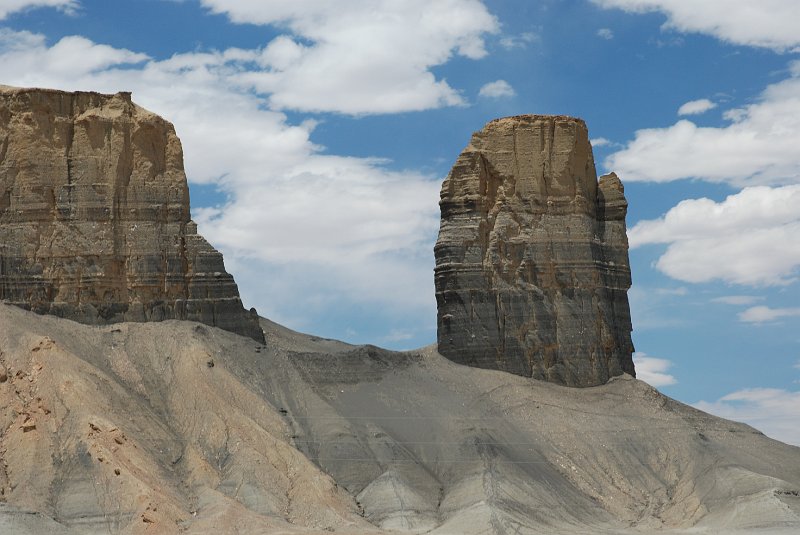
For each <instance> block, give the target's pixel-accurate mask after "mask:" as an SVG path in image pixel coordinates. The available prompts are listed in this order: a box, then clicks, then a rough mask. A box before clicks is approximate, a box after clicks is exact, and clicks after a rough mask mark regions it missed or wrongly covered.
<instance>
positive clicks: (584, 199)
mask: <svg viewBox="0 0 800 535" xmlns="http://www.w3.org/2000/svg"><path fill="white" fill-rule="evenodd" d="M440 206H441V228H440V232H439V238H438V241H437V243H436V247H435V255H436V269H435V280H436V300H437V305H438V344H439V351H440V353H442V355H444V356H446V357H447V358H449V359H451V360H453V361H456V362H459V363H462V364H467V365H470V366H477V367H480V368H491V369H498V370H504V371H508V372H511V373H515V374H518V375H523V376H529V377H534V378H537V379H544V380H547V381H552V382H556V383H561V384H565V385H570V386H592V385H598V384H602V383H605V382H606V381H607V380H608V379H609V378H610V377H612V376H616V375H620V374H622V373H623V372H627V373H630V374H634V367H633V361H632V358H631V355H632V352H633V344H632V342H631V320H630V310H629V306H628V298H627V290H628V288H629V287H630V285H631V277H630V267H629V261H628V242H627V237H626V234H625V215H626V211H627V202H626V200H625V196H624V191H623V187H622V183H621V182H620V180H619V179H618V178H617V177H616V175H614V174H611V175H607V176H604V177H601V179H600V181H599V184H598V180H597V175H596V171H595V166H594V159H593V156H592V148H591V145H590V143H589V138H588V132H587V128H586V125H585V123H584V122H583V121H582V120H580V119H575V118H571V117H563V116H538V115H523V116H517V117H509V118H504V119H498V120H495V121H492V122H490V123H488V124H487V125H486V127H485V128H484V129H483V130H481V131H480V132H477V133H475V134H474V135H473V136H472V140H471V141H470V144H469V145H468V146H467V148H466V149H465V150H464V151H463V152H462V153H461V155H460V156H459V158H458V160H457V161H456V163H455V166H454V167H453V169H452V171H451V172H450V174H449V175H448V177H447V178H446V179H445V181H444V184H443V186H442V192H441V201H440Z"/></svg>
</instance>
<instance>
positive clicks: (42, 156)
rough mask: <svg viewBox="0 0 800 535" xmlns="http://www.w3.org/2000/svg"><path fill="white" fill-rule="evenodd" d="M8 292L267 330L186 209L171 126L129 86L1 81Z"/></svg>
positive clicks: (104, 314)
mask: <svg viewBox="0 0 800 535" xmlns="http://www.w3.org/2000/svg"><path fill="white" fill-rule="evenodd" d="M0 299H3V300H6V301H8V302H10V303H13V304H15V305H18V306H21V307H23V308H27V309H30V310H33V311H35V312H38V313H49V314H55V315H58V316H63V317H66V318H69V319H73V320H76V321H80V322H83V323H90V324H104V323H113V322H119V321H158V320H165V319H186V320H193V321H200V322H203V323H206V324H209V325H214V326H218V327H221V328H223V329H227V330H230V331H233V332H236V333H239V334H243V335H246V336H249V337H252V338H254V339H256V340H259V341H263V333H262V332H261V329H260V328H259V326H258V320H257V316H256V314H255V313H254V312H248V311H245V310H244V309H243V307H242V303H241V300H240V298H239V293H238V289H237V287H236V283H235V282H234V280H233V277H231V275H230V274H228V273H226V272H225V268H224V265H223V261H222V255H221V254H220V253H219V252H217V251H216V250H215V249H214V248H212V247H211V246H210V245H209V244H208V242H206V240H204V239H203V238H202V237H201V236H199V235H198V234H197V227H196V225H195V224H194V223H193V222H192V221H191V220H190V213H189V190H188V186H187V182H186V175H185V173H184V169H183V150H182V148H181V143H180V140H179V139H178V137H177V136H176V135H175V129H174V128H173V126H172V125H171V124H170V123H169V122H167V121H165V120H164V119H162V118H161V117H159V116H157V115H155V114H153V113H151V112H149V111H147V110H145V109H143V108H141V107H139V106H137V105H135V104H133V103H132V102H131V97H130V94H129V93H117V94H116V95H102V94H98V93H86V92H76V93H69V92H63V91H52V90H41V89H16V88H8V87H0Z"/></svg>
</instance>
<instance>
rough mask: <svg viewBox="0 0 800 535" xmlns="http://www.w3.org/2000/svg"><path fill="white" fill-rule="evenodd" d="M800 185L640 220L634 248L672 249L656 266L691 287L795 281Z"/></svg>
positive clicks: (799, 255) (686, 204)
mask: <svg viewBox="0 0 800 535" xmlns="http://www.w3.org/2000/svg"><path fill="white" fill-rule="evenodd" d="M798 206H800V185H795V186H783V187H779V188H770V187H766V186H758V187H752V188H746V189H744V190H743V191H741V192H740V193H737V194H735V195H731V196H729V197H728V198H726V199H725V200H724V201H722V202H719V203H718V202H714V201H712V200H710V199H705V198H704V199H690V200H685V201H682V202H680V203H679V204H678V205H677V206H675V207H674V208H672V209H670V210H669V212H667V213H666V215H664V216H663V217H661V218H659V219H655V220H648V221H640V222H639V223H637V224H636V225H634V227H633V228H632V229H631V230H630V232H629V234H628V236H629V238H630V245H631V247H632V248H636V247H641V246H643V245H647V244H654V243H662V244H663V243H666V244H669V245H668V247H667V250H666V252H665V253H664V254H663V255H662V256H661V257H660V258H659V259H658V261H657V262H656V267H657V268H658V269H659V270H661V271H662V272H664V273H665V274H667V275H669V276H670V277H672V278H674V279H678V280H683V281H687V282H695V283H697V282H708V281H711V280H714V279H720V280H723V281H725V282H730V283H736V284H750V285H755V286H767V285H781V284H787V283H790V282H792V281H793V280H794V279H795V277H796V275H797V271H798V268H800V240H798V239H797V236H798V235H800V211H798V209H797V207H798Z"/></svg>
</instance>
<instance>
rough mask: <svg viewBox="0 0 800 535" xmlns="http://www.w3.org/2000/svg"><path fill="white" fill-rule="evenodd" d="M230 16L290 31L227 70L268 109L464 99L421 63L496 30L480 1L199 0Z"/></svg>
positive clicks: (470, 46) (405, 105)
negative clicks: (262, 97) (242, 65)
mask: <svg viewBox="0 0 800 535" xmlns="http://www.w3.org/2000/svg"><path fill="white" fill-rule="evenodd" d="M202 4H203V5H204V6H206V7H207V8H208V9H210V10H211V11H212V12H214V13H224V14H226V15H228V17H229V18H230V19H231V20H232V21H234V22H238V23H252V24H264V25H273V26H279V27H282V28H286V29H287V30H288V31H289V32H290V33H289V34H287V35H282V36H280V37H278V38H276V39H275V40H273V41H272V42H271V43H269V45H268V46H267V47H266V48H265V49H264V51H263V54H262V56H261V57H260V58H259V60H258V61H259V63H260V67H261V68H260V69H259V70H248V71H246V72H241V73H232V75H231V76H232V79H234V80H236V82H237V83H239V84H241V86H242V87H245V88H253V89H255V90H256V91H258V92H260V93H264V94H269V97H268V102H269V105H270V107H271V108H272V109H293V110H301V111H312V112H317V111H325V112H340V113H346V114H354V115H358V114H370V113H393V112H401V111H417V110H425V109H430V108H437V107H441V106H454V105H456V106H457V105H464V104H466V101H465V100H464V98H463V97H462V96H461V94H460V92H459V91H458V90H456V89H454V88H452V87H451V86H450V85H448V83H447V82H446V81H444V80H439V79H437V78H436V76H435V75H434V74H433V72H431V68H432V67H436V66H439V65H442V64H444V63H446V62H447V61H449V60H450V59H451V57H452V56H453V55H459V56H463V57H466V58H470V59H480V58H483V57H484V56H486V53H487V52H486V49H485V45H484V40H483V38H484V36H485V35H486V34H487V33H495V32H497V31H498V29H499V23H498V21H497V19H496V18H495V17H494V16H493V15H492V14H491V13H489V11H488V10H487V9H486V6H484V5H483V3H482V2H481V1H480V0H405V1H403V2H397V1H396V0H338V1H336V2H328V1H321V0H313V1H308V2H297V1H296V0H260V1H254V0H251V1H247V0H202Z"/></svg>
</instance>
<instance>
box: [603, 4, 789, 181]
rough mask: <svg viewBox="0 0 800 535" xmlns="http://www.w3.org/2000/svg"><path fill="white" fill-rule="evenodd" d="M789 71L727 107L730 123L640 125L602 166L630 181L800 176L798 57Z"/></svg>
mask: <svg viewBox="0 0 800 535" xmlns="http://www.w3.org/2000/svg"><path fill="white" fill-rule="evenodd" d="M798 5H800V4H798ZM790 73H791V74H790V77H789V78H787V79H785V80H783V81H781V82H778V83H776V84H773V85H770V86H768V87H767V88H766V89H765V90H764V91H763V93H762V94H761V95H760V97H759V99H758V101H757V102H756V103H754V104H750V105H748V106H745V107H743V108H739V109H734V110H729V111H727V112H726V113H725V118H726V119H728V120H729V121H730V124H728V125H726V126H723V127H720V128H712V127H699V126H697V125H696V124H694V123H693V122H691V121H688V120H681V121H678V122H677V123H675V124H674V125H672V126H670V127H667V128H650V129H645V130H639V131H637V132H636V137H635V139H634V140H633V141H631V142H630V143H628V145H627V147H626V148H625V149H623V150H621V151H619V152H616V153H614V154H612V155H610V156H609V157H608V158H607V159H606V160H605V162H604V163H605V166H606V167H607V168H608V169H614V170H615V171H617V173H618V174H619V175H620V177H622V178H623V179H624V180H626V181H631V182H632V181H648V182H668V181H672V180H679V179H683V178H699V179H702V180H707V181H710V182H728V183H730V184H733V185H736V186H747V185H756V184H767V185H774V184H791V183H798V182H800V156H798V152H797V147H798V146H800V62H793V63H792V64H790Z"/></svg>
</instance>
